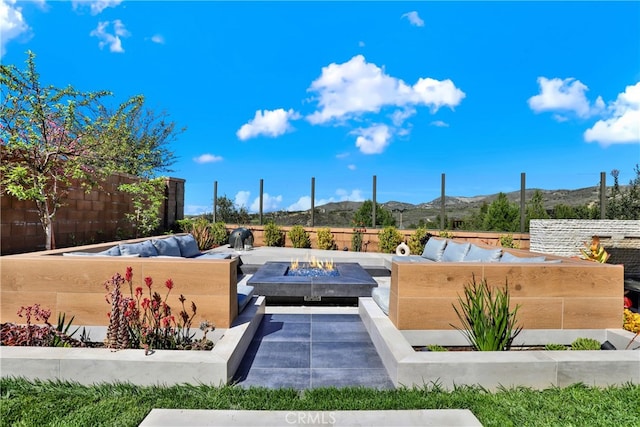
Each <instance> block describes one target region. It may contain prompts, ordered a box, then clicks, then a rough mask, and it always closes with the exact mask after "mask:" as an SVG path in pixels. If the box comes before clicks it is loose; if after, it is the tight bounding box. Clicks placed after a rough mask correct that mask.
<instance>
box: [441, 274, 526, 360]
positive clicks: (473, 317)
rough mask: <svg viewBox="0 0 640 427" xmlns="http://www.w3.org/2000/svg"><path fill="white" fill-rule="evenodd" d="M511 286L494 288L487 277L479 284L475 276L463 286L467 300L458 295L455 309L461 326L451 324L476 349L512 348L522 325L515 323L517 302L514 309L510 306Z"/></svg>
mask: <svg viewBox="0 0 640 427" xmlns="http://www.w3.org/2000/svg"><path fill="white" fill-rule="evenodd" d="M509 300H510V297H509V288H508V285H507V284H505V286H504V290H500V289H497V288H496V289H492V288H491V287H490V286H489V285H488V284H487V281H486V280H485V279H483V280H482V281H481V282H480V283H479V284H478V283H476V278H475V276H473V279H472V280H471V283H470V284H469V285H467V286H465V288H464V300H463V299H462V297H458V302H459V303H460V309H458V308H457V307H456V306H455V305H454V306H453V309H454V310H455V312H456V314H457V315H458V318H459V319H460V322H461V323H462V328H459V327H457V326H454V325H451V326H453V327H454V328H456V329H458V330H459V331H460V332H462V333H463V334H464V335H465V337H466V338H467V340H468V341H469V343H470V344H471V345H472V346H473V348H474V349H475V350H479V351H504V350H509V349H510V348H511V344H512V343H513V340H514V338H515V337H516V336H518V334H519V333H520V331H522V327H521V326H517V325H516V315H517V312H518V309H519V308H520V306H519V305H517V306H516V307H515V308H514V309H513V311H511V309H510V307H509Z"/></svg>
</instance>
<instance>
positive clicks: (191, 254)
mask: <svg viewBox="0 0 640 427" xmlns="http://www.w3.org/2000/svg"><path fill="white" fill-rule="evenodd" d="M237 265H238V259H237V257H234V256H233V254H231V253H216V252H201V251H200V250H199V249H198V246H197V243H196V241H195V239H194V238H193V236H191V235H188V234H187V235H174V236H158V237H156V238H151V239H135V240H128V241H122V242H111V243H103V244H97V245H86V246H81V247H76V248H67V249H57V250H50V251H41V252H32V253H26V254H18V255H8V256H2V257H0V279H1V281H2V289H1V306H0V309H1V312H0V319H1V321H2V322H23V321H24V319H21V318H19V317H18V316H17V314H16V313H17V311H18V310H19V309H20V307H21V306H28V305H33V304H36V303H38V304H40V305H41V306H43V307H47V308H49V309H51V310H52V312H53V315H54V316H56V314H57V313H67V314H68V315H73V316H75V319H74V324H80V325H94V326H99V325H107V324H108V317H107V312H109V310H110V307H109V306H108V304H107V303H106V302H105V295H106V293H107V291H106V289H105V286H104V285H105V282H106V281H107V280H109V279H110V278H111V277H112V276H113V275H114V274H115V273H120V274H121V275H124V274H125V272H126V269H127V267H132V269H133V287H134V288H135V287H138V286H140V287H144V278H145V277H151V278H152V279H153V280H154V285H153V286H154V288H153V289H154V290H156V291H158V292H159V293H160V294H161V295H162V296H164V294H165V292H166V288H165V287H164V283H165V281H166V280H167V279H169V278H170V279H172V280H173V282H174V284H175V285H174V286H175V287H174V289H173V290H172V292H171V293H170V295H169V299H168V304H169V305H170V306H171V307H173V308H175V309H176V310H179V309H180V307H181V303H180V301H179V297H180V295H181V294H182V295H184V297H185V298H186V300H187V301H193V302H194V303H195V304H196V307H197V314H196V317H195V318H194V324H199V323H200V322H202V321H209V322H211V323H213V324H214V325H215V326H216V327H218V328H228V327H229V326H230V325H231V323H232V322H233V320H234V319H235V318H236V317H237V315H238V313H239V311H241V310H242V308H244V307H245V306H246V304H247V303H248V302H249V301H250V300H251V297H252V296H253V289H249V288H243V287H241V288H240V289H238V286H237Z"/></svg>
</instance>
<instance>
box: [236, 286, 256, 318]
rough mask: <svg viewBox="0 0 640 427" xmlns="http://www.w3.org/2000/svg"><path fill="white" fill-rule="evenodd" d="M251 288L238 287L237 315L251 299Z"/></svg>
mask: <svg viewBox="0 0 640 427" xmlns="http://www.w3.org/2000/svg"><path fill="white" fill-rule="evenodd" d="M253 289H254V288H253V286H248V285H238V313H240V312H242V310H244V308H245V307H246V306H247V304H249V301H251V298H252V297H253Z"/></svg>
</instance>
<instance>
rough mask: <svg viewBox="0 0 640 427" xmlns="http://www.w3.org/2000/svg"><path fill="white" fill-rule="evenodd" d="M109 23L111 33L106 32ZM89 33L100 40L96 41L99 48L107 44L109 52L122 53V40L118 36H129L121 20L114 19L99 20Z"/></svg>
mask: <svg viewBox="0 0 640 427" xmlns="http://www.w3.org/2000/svg"><path fill="white" fill-rule="evenodd" d="M110 24H113V33H109V32H107V31H108V27H109V25H110ZM90 35H91V36H92V37H97V38H98V39H99V40H100V42H99V43H98V46H100V49H102V48H103V47H105V46H109V51H110V52H115V53H124V48H123V47H122V41H121V40H120V37H129V32H128V31H127V29H126V28H125V27H124V24H123V23H122V21H120V20H119V19H116V20H114V21H111V22H109V21H102V22H99V23H98V26H97V27H96V29H95V30H93V31H91V33H90Z"/></svg>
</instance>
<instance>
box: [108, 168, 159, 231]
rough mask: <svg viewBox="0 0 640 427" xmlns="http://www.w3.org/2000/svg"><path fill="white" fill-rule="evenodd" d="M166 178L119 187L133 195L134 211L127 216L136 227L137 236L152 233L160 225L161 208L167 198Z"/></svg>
mask: <svg viewBox="0 0 640 427" xmlns="http://www.w3.org/2000/svg"><path fill="white" fill-rule="evenodd" d="M165 188H166V182H165V178H155V179H151V180H141V181H139V182H133V183H130V184H120V186H119V187H118V189H119V190H120V191H122V192H125V193H127V194H129V195H130V196H131V200H132V202H133V212H128V213H125V217H126V218H127V219H128V220H129V221H130V222H131V224H132V225H133V227H134V229H135V235H136V237H145V236H150V235H152V234H153V233H154V232H155V231H157V229H158V227H159V226H160V208H161V207H162V205H163V203H164V200H165Z"/></svg>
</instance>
